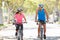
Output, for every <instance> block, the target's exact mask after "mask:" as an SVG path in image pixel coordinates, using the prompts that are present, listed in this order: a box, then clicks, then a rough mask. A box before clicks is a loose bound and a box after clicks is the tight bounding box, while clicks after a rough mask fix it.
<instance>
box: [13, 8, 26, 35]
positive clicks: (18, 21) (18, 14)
mask: <svg viewBox="0 0 60 40" xmlns="http://www.w3.org/2000/svg"><path fill="white" fill-rule="evenodd" d="M22 11H23V10H22V9H18V10H17V12H16V14H15V15H14V19H15V21H16V22H15V26H16V33H15V36H17V32H18V29H19V27H21V30H23V23H22V20H23V18H24V20H25V22H26V18H25V15H24V13H23V12H22Z"/></svg>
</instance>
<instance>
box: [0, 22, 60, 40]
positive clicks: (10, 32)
mask: <svg viewBox="0 0 60 40" xmlns="http://www.w3.org/2000/svg"><path fill="white" fill-rule="evenodd" d="M46 35H47V39H46V40H60V25H59V24H47V33H46ZM2 39H3V40H16V37H15V26H14V25H9V27H8V28H5V29H3V30H1V31H0V40H2ZM24 40H39V39H38V38H37V25H36V23H35V22H33V21H29V22H28V23H27V24H24Z"/></svg>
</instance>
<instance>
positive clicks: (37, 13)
mask: <svg viewBox="0 0 60 40" xmlns="http://www.w3.org/2000/svg"><path fill="white" fill-rule="evenodd" d="M37 16H38V9H36V15H35V21H37Z"/></svg>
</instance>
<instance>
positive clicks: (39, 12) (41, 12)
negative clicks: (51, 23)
mask: <svg viewBox="0 0 60 40" xmlns="http://www.w3.org/2000/svg"><path fill="white" fill-rule="evenodd" d="M43 7H44V5H43V4H39V7H38V8H37V9H36V16H35V22H39V27H38V37H40V24H42V26H43V27H44V39H46V18H47V22H48V18H49V16H48V13H47V11H46V9H44V8H43ZM37 17H38V20H37Z"/></svg>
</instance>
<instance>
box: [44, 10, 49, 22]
mask: <svg viewBox="0 0 60 40" xmlns="http://www.w3.org/2000/svg"><path fill="white" fill-rule="evenodd" d="M44 11H45V13H46V17H47V21H48V19H49V15H48V13H47V11H46V9H44Z"/></svg>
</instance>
